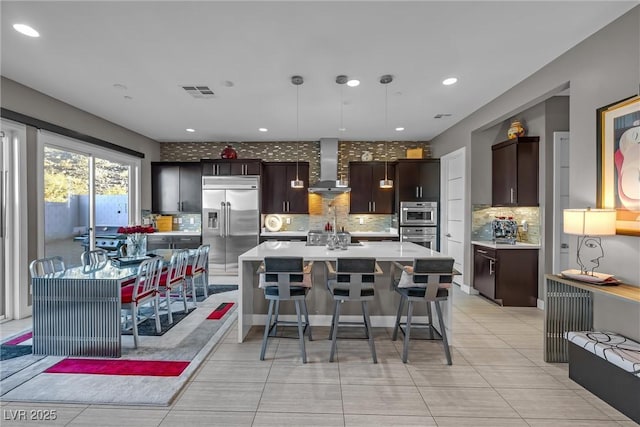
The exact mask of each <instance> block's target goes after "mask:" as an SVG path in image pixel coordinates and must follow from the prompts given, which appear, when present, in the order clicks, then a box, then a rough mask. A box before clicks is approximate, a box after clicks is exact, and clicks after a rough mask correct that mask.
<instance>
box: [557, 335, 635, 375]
mask: <svg viewBox="0 0 640 427" xmlns="http://www.w3.org/2000/svg"><path fill="white" fill-rule="evenodd" d="M565 338H566V339H568V340H569V341H571V342H572V343H574V344H576V345H578V346H580V347H582V348H584V349H585V350H587V351H590V352H591V353H593V354H595V355H597V356H599V357H602V358H603V359H605V360H607V361H609V362H611V363H613V364H614V365H616V366H618V367H620V368H622V369H624V370H625V371H627V372H631V373H632V374H634V375H635V376H637V377H640V344H638V343H637V342H635V341H633V340H630V339H629V338H626V337H623V336H622V335H618V334H616V333H614V332H589V331H587V332H565Z"/></svg>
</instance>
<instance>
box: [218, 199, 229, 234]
mask: <svg viewBox="0 0 640 427" xmlns="http://www.w3.org/2000/svg"><path fill="white" fill-rule="evenodd" d="M220 215H221V216H222V218H220V225H219V228H220V237H224V233H225V228H226V223H227V213H226V212H225V211H224V202H220Z"/></svg>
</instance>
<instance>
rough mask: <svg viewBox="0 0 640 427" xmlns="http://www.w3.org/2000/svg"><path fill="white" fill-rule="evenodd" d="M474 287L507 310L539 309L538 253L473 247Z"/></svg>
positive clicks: (523, 250) (535, 251) (533, 250)
mask: <svg viewBox="0 0 640 427" xmlns="http://www.w3.org/2000/svg"><path fill="white" fill-rule="evenodd" d="M473 287H474V288H475V289H476V290H477V291H478V292H480V294H481V295H484V296H485V297H487V298H489V299H491V300H493V301H495V302H497V303H498V304H500V305H504V306H516V307H536V306H537V303H538V249H492V248H488V247H485V246H480V245H474V246H473Z"/></svg>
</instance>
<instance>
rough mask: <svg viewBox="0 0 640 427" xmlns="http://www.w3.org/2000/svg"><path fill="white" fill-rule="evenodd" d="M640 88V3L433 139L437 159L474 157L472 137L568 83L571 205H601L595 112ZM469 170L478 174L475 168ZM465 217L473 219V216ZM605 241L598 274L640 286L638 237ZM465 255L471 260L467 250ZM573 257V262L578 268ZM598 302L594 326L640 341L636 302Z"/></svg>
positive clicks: (475, 176)
mask: <svg viewBox="0 0 640 427" xmlns="http://www.w3.org/2000/svg"><path fill="white" fill-rule="evenodd" d="M523 54H525V55H526V52H523ZM639 84H640V6H637V7H635V8H634V9H632V10H631V11H629V12H628V13H627V14H625V15H624V16H622V17H620V18H619V19H617V20H616V21H614V22H613V23H611V24H610V25H608V26H607V27H605V28H603V29H602V30H600V31H599V32H597V33H595V34H594V35H592V36H591V37H589V38H588V39H586V40H585V41H583V42H582V43H580V44H578V45H577V46H576V47H574V48H573V49H571V50H569V51H568V52H566V53H565V54H563V55H562V56H560V57H559V58H557V59H556V60H554V61H553V62H551V63H549V64H548V65H546V66H545V67H543V68H542V69H540V70H539V71H538V72H536V73H534V74H533V75H532V76H530V77H529V78H527V79H525V80H524V81H522V82H521V83H519V84H518V85H516V86H514V87H513V88H512V89H510V90H508V91H507V92H505V93H504V94H502V95H500V96H499V97H498V98H496V99H494V100H493V101H491V102H490V103H488V104H487V105H485V106H484V107H482V108H480V109H479V110H477V111H475V112H474V113H473V114H471V115H470V116H469V117H467V118H465V119H464V120H462V121H461V122H459V123H458V124H457V125H455V126H454V127H452V128H450V129H448V130H447V131H446V132H444V133H442V134H441V135H439V136H438V137H436V138H435V139H433V140H432V150H433V155H434V157H441V156H442V155H444V154H447V153H449V152H451V151H454V150H456V149H458V148H460V147H462V146H466V147H469V148H471V150H470V152H471V153H472V155H475V151H474V148H475V147H473V144H474V143H475V139H474V138H472V135H474V137H475V135H477V134H478V133H480V132H479V131H482V130H484V129H487V128H488V127H491V126H493V125H494V124H496V123H499V122H502V121H504V120H507V119H509V118H511V117H513V116H515V115H516V114H518V113H520V112H522V111H524V110H526V109H528V108H530V107H532V106H534V105H537V104H539V103H540V102H541V101H542V100H545V99H548V98H549V97H550V96H551V95H553V94H555V93H557V92H558V91H560V90H561V89H564V88H566V87H567V86H570V97H569V124H570V132H571V134H570V138H571V151H570V157H571V162H570V168H571V173H570V178H569V182H570V194H571V196H570V206H571V207H575V208H578V207H586V206H596V177H597V164H596V141H597V137H596V110H597V109H598V108H600V107H602V106H604V105H608V104H611V103H613V102H616V101H618V100H621V99H624V98H627V97H629V96H632V95H637V94H638V90H639ZM540 136H543V135H540ZM485 139H486V138H485ZM485 143H486V141H485ZM483 149H484V148H483ZM476 151H477V150H476ZM470 169H474V168H473V166H470ZM468 172H470V171H468ZM473 172H474V173H473V174H472V173H468V176H470V177H472V178H471V179H472V182H476V180H477V183H478V184H481V183H482V182H484V183H486V182H490V177H487V176H479V175H478V173H482V172H480V170H479V169H478V168H477V167H476V168H475V169H474V170H473ZM485 173H486V174H490V173H491V171H490V170H488V169H487V170H486V172H485ZM542 176H544V175H542ZM489 188H490V187H489ZM475 191H478V190H477V189H476V190H475ZM489 191H490V190H489ZM469 197H470V200H474V199H477V196H474V197H473V198H472V197H471V194H469ZM541 203H542V200H541ZM468 215H469V217H470V216H471V212H469V213H468ZM547 226H549V225H547ZM574 240H575V239H574ZM602 240H603V242H602V243H603V247H604V248H605V253H606V255H607V256H606V257H605V258H604V259H603V260H601V261H602V262H601V266H600V269H599V270H600V271H602V272H611V273H615V275H616V276H617V277H619V278H620V279H622V280H624V281H625V282H627V283H630V284H635V285H638V286H640V262H638V261H639V260H640V238H639V237H634V236H622V235H617V236H612V237H605V238H603V239H602ZM572 244H573V246H572V247H571V252H572V253H573V254H574V255H575V251H576V247H575V241H572ZM467 253H468V254H469V260H471V258H470V256H471V248H470V247H469V248H467ZM574 255H572V256H570V259H571V261H572V262H573V263H574V264H575V256H574ZM575 266H576V265H573V267H575ZM470 270H471V262H467V264H466V268H465V275H466V276H467V277H471V275H470V274H471V273H470ZM595 304H596V313H597V314H596V317H595V327H596V328H610V329H612V330H616V331H618V332H620V333H623V334H626V335H627V336H629V337H632V338H635V339H640V309H639V308H638V305H637V304H636V305H633V304H626V303H622V302H617V301H611V300H606V298H604V297H596V298H595Z"/></svg>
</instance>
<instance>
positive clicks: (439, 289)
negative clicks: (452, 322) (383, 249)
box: [392, 258, 454, 365]
mask: <svg viewBox="0 0 640 427" xmlns="http://www.w3.org/2000/svg"><path fill="white" fill-rule="evenodd" d="M453 263H454V259H453V258H419V259H415V260H414V261H413V267H412V268H411V269H410V272H407V271H405V268H406V266H403V265H402V264H400V263H394V264H395V265H396V266H397V267H399V268H400V269H401V270H403V271H404V273H403V274H404V275H405V276H404V280H403V278H402V276H401V277H400V280H398V281H397V282H396V287H395V291H396V292H397V293H398V294H400V304H399V306H398V313H397V315H396V323H395V326H394V328H393V336H392V340H393V341H395V340H396V339H397V338H398V330H400V331H402V333H403V334H404V343H403V346H402V361H403V362H404V363H407V359H408V357H409V339H410V335H411V328H418V327H419V328H427V329H428V330H429V337H430V338H429V339H440V340H442V343H443V346H444V352H445V355H446V357H447V364H448V365H451V363H452V362H451V352H450V350H449V342H448V340H447V330H446V326H445V323H444V319H443V317H442V308H441V306H440V303H441V302H442V301H446V300H447V299H448V298H449V288H450V287H451V283H452V282H453V274H454V273H453ZM405 302H407V303H408V307H407V315H406V322H404V323H403V322H401V318H402V313H403V307H404V303H405ZM414 303H426V306H427V323H415V322H413V319H412V317H413V305H414ZM431 304H433V305H434V306H435V309H436V314H437V315H438V322H439V326H440V332H438V331H437V330H436V329H435V328H434V326H433V316H432V312H431ZM403 326H404V328H403Z"/></svg>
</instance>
